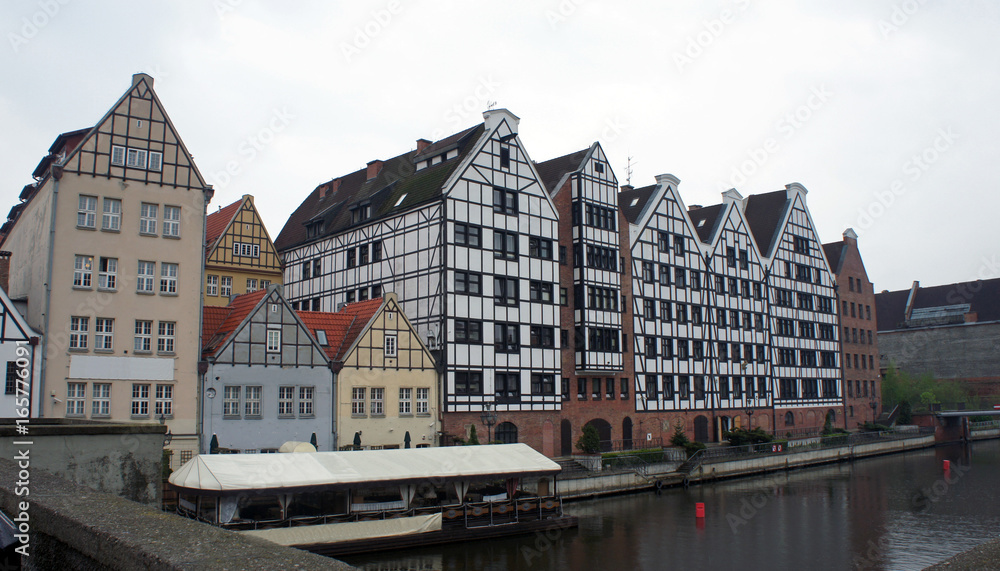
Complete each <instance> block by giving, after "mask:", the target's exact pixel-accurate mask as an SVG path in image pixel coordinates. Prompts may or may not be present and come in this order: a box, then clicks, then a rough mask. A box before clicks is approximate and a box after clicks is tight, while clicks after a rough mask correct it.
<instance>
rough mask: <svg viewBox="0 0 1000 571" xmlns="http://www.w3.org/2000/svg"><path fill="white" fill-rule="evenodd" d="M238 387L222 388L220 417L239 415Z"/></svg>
mask: <svg viewBox="0 0 1000 571" xmlns="http://www.w3.org/2000/svg"><path fill="white" fill-rule="evenodd" d="M242 388H243V387H239V386H228V387H224V388H223V391H222V416H237V417H238V416H239V415H240V389H242Z"/></svg>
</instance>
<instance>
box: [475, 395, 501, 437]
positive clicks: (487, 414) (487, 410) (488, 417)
mask: <svg viewBox="0 0 1000 571" xmlns="http://www.w3.org/2000/svg"><path fill="white" fill-rule="evenodd" d="M492 409H493V405H491V404H490V403H488V402H487V403H483V412H481V413H480V414H479V419H480V420H482V421H483V424H485V425H486V443H487V444H489V443H491V442H493V432H492V431H493V425H494V424H496V423H497V413H496V411H495V410H492Z"/></svg>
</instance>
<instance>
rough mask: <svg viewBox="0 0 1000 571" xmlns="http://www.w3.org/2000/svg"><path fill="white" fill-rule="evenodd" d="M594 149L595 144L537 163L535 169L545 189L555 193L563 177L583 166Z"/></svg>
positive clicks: (551, 193)
mask: <svg viewBox="0 0 1000 571" xmlns="http://www.w3.org/2000/svg"><path fill="white" fill-rule="evenodd" d="M595 144H596V143H595ZM593 149H594V146H593V145H591V146H590V147H587V148H586V149H582V150H579V151H576V152H574V153H569V154H568V155H563V156H561V157H556V158H554V159H549V160H547V161H544V162H541V163H535V170H537V171H538V177H539V179H541V181H542V184H543V185H544V186H545V189H546V190H548V192H549V195H554V194H555V193H556V192H557V191H558V190H559V187H561V186H562V185H561V184H559V183H560V182H562V181H563V178H564V177H565V176H566V175H567V174H569V173H572V172H576V171H578V170H580V169H581V168H582V166H583V161H584V159H586V158H587V156H588V155H590V153H591V151H593Z"/></svg>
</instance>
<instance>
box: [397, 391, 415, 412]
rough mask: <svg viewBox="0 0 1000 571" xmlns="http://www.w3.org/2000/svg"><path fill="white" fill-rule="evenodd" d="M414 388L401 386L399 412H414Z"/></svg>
mask: <svg viewBox="0 0 1000 571" xmlns="http://www.w3.org/2000/svg"><path fill="white" fill-rule="evenodd" d="M412 407H413V389H411V388H401V389H399V414H400V415H404V414H407V415H408V414H412V412H411V411H412V410H413V408H412Z"/></svg>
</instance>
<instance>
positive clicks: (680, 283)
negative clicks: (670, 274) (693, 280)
mask: <svg viewBox="0 0 1000 571" xmlns="http://www.w3.org/2000/svg"><path fill="white" fill-rule="evenodd" d="M674 284H675V285H676V286H677V287H687V270H685V269H684V268H674Z"/></svg>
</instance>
